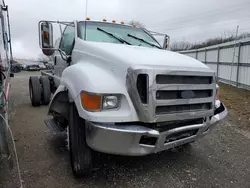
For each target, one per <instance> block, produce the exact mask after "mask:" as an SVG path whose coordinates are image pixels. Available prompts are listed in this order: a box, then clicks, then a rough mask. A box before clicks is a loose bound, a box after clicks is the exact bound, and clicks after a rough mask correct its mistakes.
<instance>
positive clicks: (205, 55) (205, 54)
mask: <svg viewBox="0 0 250 188" xmlns="http://www.w3.org/2000/svg"><path fill="white" fill-rule="evenodd" d="M204 63H205V64H207V49H206V48H205V62H204Z"/></svg>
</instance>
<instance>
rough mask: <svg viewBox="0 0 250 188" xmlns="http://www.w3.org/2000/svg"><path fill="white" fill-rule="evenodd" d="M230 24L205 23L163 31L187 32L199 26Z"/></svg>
mask: <svg viewBox="0 0 250 188" xmlns="http://www.w3.org/2000/svg"><path fill="white" fill-rule="evenodd" d="M240 22H241V23H245V22H247V23H249V20H244V21H240ZM230 24H232V22H230V23H215V24H214V23H206V24H197V25H192V26H187V27H185V28H172V29H164V30H165V31H166V32H168V31H182V30H184V31H188V30H193V29H194V28H197V27H200V26H206V25H211V27H213V28H214V27H219V26H223V25H230Z"/></svg>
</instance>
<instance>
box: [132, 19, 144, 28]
mask: <svg viewBox="0 0 250 188" xmlns="http://www.w3.org/2000/svg"><path fill="white" fill-rule="evenodd" d="M129 24H130V25H134V24H135V25H136V26H137V27H140V28H145V24H144V23H142V22H140V21H136V20H132V21H130V22H129Z"/></svg>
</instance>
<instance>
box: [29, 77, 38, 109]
mask: <svg viewBox="0 0 250 188" xmlns="http://www.w3.org/2000/svg"><path fill="white" fill-rule="evenodd" d="M29 92H30V100H31V104H32V106H39V105H40V104H41V85H40V81H39V78H38V77H37V76H31V77H30V79H29Z"/></svg>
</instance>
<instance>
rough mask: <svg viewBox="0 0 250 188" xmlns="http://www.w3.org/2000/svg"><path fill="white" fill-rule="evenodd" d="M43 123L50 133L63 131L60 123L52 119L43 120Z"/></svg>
mask: <svg viewBox="0 0 250 188" xmlns="http://www.w3.org/2000/svg"><path fill="white" fill-rule="evenodd" d="M44 123H45V125H46V126H47V127H48V128H49V130H50V131H51V133H52V134H56V133H58V132H63V131H64V129H63V128H62V127H61V126H60V124H59V123H57V122H56V121H55V120H54V119H47V120H44Z"/></svg>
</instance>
